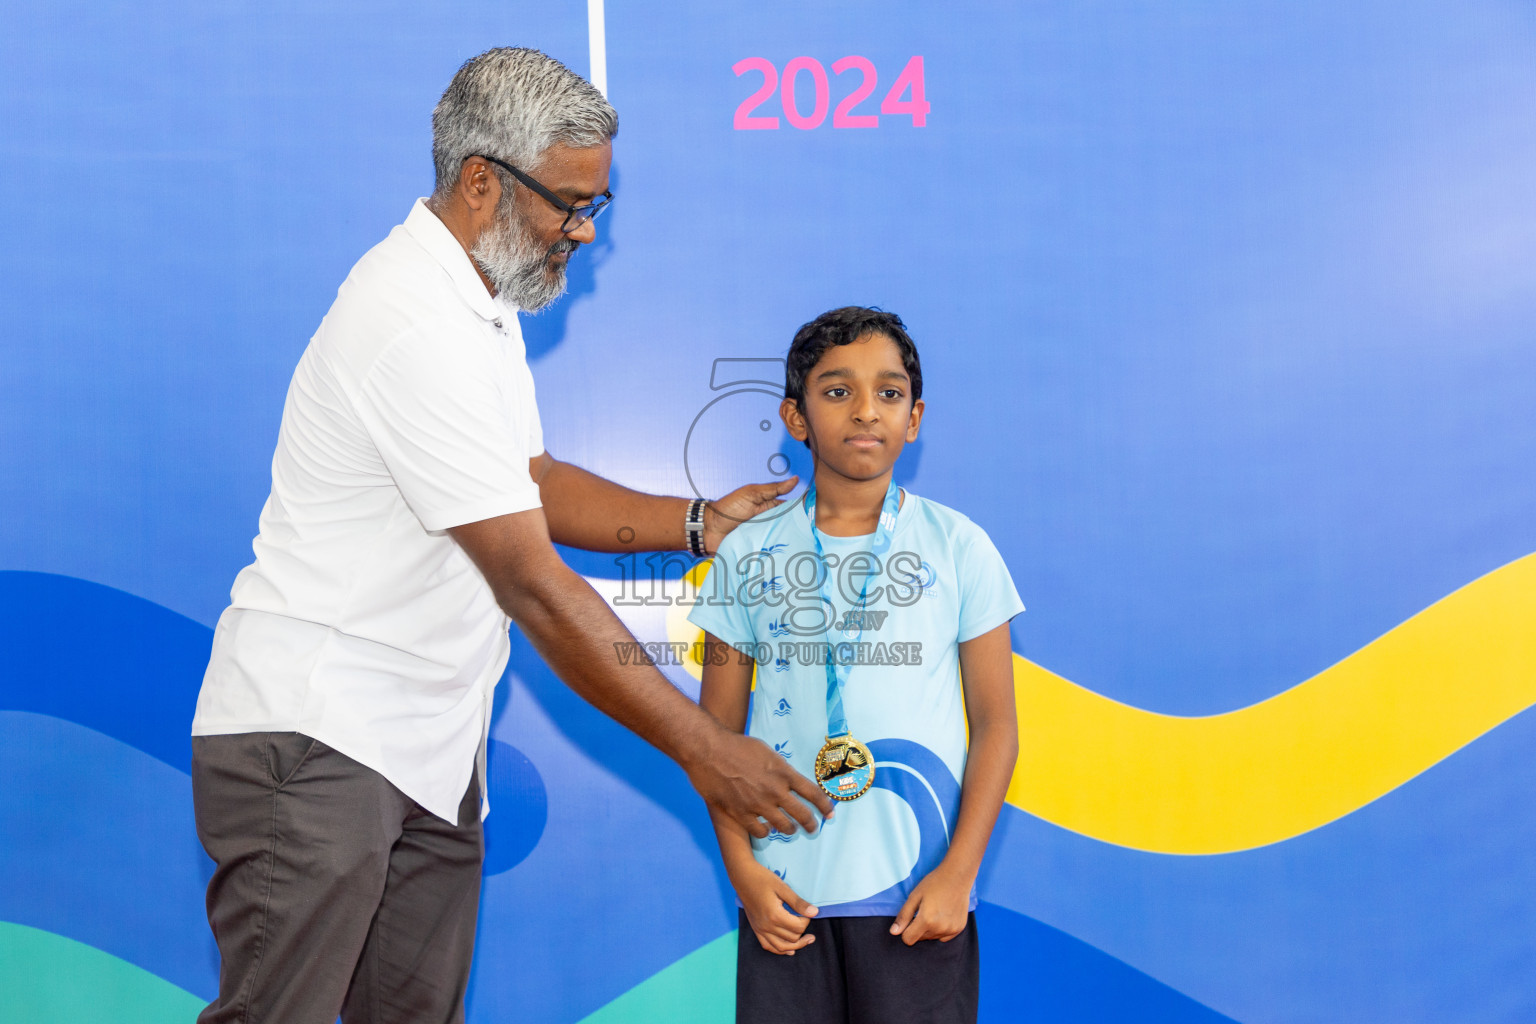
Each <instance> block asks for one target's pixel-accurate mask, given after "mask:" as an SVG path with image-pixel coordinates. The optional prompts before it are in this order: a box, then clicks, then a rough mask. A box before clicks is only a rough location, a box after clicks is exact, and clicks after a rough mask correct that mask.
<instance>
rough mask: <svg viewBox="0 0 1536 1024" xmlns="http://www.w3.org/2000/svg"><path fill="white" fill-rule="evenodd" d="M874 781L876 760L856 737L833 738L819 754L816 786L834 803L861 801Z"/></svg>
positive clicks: (829, 739)
mask: <svg viewBox="0 0 1536 1024" xmlns="http://www.w3.org/2000/svg"><path fill="white" fill-rule="evenodd" d="M874 781H875V759H874V758H873V757H872V756H871V755H870V753H869V748H868V747H866V746H865V745H864V744H862V743H860V742H859V741H858V740H856V739H854V738H853V737H852V736H849V735H846V734H844V735H842V736H830V737H828V738H827V742H826V743H824V744H822V747H821V749H820V750H819V751H817V752H816V783H817V785H819V786H821V788H822V790H824V791H825V792H826V794H827V796H830V797H831V798H832V799H833V800H857V799H858V798H859V797H861V796H863V795H864V794H865V793H867V792H868V791H869V787H870V784H871V783H873V782H874Z"/></svg>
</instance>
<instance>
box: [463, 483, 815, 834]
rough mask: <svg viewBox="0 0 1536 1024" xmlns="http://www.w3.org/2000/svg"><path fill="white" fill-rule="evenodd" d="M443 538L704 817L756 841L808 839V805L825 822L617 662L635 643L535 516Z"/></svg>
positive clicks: (657, 676)
mask: <svg viewBox="0 0 1536 1024" xmlns="http://www.w3.org/2000/svg"><path fill="white" fill-rule="evenodd" d="M449 532H450V533H451V534H452V535H453V538H454V539H455V540H456V541H458V543H459V545H460V546H461V547H463V549H464V551H465V553H467V554H468V555H469V557H470V559H471V560H473V561H474V563H475V565H476V566H478V567H479V569H480V571H481V573H483V574H484V576H485V578H486V581H487V582H488V583H490V585H491V590H492V591H493V592H494V593H495V595H496V600H497V603H499V604H500V605H501V607H502V610H503V611H505V612H506V613H507V614H508V615H509V616H511V618H512V621H513V622H516V623H517V625H518V628H519V629H521V630H522V631H523V635H524V636H526V637H527V638H528V639H529V641H530V642H531V643H532V644H533V646H534V647H535V648H536V649H537V650H538V652H539V654H540V655H541V656H543V658H544V660H545V661H546V662H547V663H548V664H549V667H550V668H552V669H553V670H554V672H555V674H556V675H557V676H559V677H560V679H561V680H562V681H563V682H564V683H565V684H566V685H567V686H569V687H570V688H571V689H572V690H574V691H576V693H577V694H579V695H580V696H581V697H583V698H584V699H585V700H587V701H588V702H589V703H591V704H592V705H593V706H594V707H596V708H597V709H598V710H599V711H601V712H603V713H604V714H605V715H608V716H609V717H610V718H613V719H614V720H615V721H617V722H619V723H620V724H621V725H624V726H626V727H628V728H629V729H631V730H633V731H634V732H635V733H636V734H638V735H639V736H640V737H641V738H642V739H644V740H646V741H648V742H649V743H651V744H653V745H654V746H655V747H656V748H657V749H659V750H660V751H661V752H662V753H664V754H666V755H667V756H668V757H670V758H672V759H673V760H674V761H676V762H677V763H678V764H679V765H680V766H681V767H682V769H683V771H685V772H687V773H688V779H689V781H690V782H691V783H692V784H693V787H694V789H696V790H698V791H699V795H700V796H702V797H703V798H704V802H705V803H707V804H708V805H709V806H710V808H711V810H713V811H715V812H717V813H720V814H723V815H725V816H726V817H727V818H729V819H731V820H732V821H736V822H739V823H740V824H741V826H742V827H743V828H745V829H746V830H747V831H749V832H751V833H752V834H753V835H755V836H758V837H763V836H766V835H767V834H768V829H769V827H770V826H771V827H772V828H776V829H778V830H779V831H780V832H784V833H786V834H790V833H793V832H794V831H795V826H794V822H795V821H798V822H799V823H800V824H801V825H802V826H804V828H805V830H806V831H807V832H813V831H815V829H816V817H815V815H814V814H812V813H811V807H810V806H808V803H809V804H811V805H814V806H816V807H817V808H819V809H820V810H821V812H822V814H828V813H830V812H831V810H832V803H831V801H830V800H829V799H828V798H827V796H826V794H825V793H823V792H822V791H821V789H820V787H818V786H817V785H816V784H815V783H813V782H812V781H811V780H809V779H807V778H806V777H805V776H803V775H801V774H800V773H799V772H797V771H795V770H794V769H793V768H791V767H789V765H788V764H787V763H786V762H785V761H784V759H783V758H781V757H779V756H778V755H777V754H775V753H774V752H773V751H772V750H771V749H769V747H768V746H767V745H766V744H764V743H762V742H761V741H759V740H755V739H751V738H749V737H746V736H742V735H741V734H739V733H733V732H731V731H730V730H728V729H726V728H724V727H722V726H721V725H720V723H719V722H717V721H715V719H714V718H712V717H711V716H710V715H709V713H708V712H706V711H704V710H703V709H702V708H700V707H699V706H698V705H697V704H695V703H694V702H693V701H691V700H689V699H688V698H687V697H686V696H684V695H683V694H682V693H680V692H678V690H677V689H676V687H674V686H673V685H672V684H671V683H670V682H668V681H667V679H666V677H665V676H663V675H662V674H661V673H660V672H658V671H656V669H655V668H654V667H653V666H650V665H645V664H639V665H635V664H624V663H622V661H621V659H620V658H619V657H618V654H617V651H618V648H617V647H616V646H615V645H622V644H632V643H635V638H634V636H633V635H632V634H631V633H630V632H629V631H628V630H627V629H625V628H624V624H623V623H621V622H620V621H619V620H618V617H617V616H615V615H614V614H613V611H612V609H610V608H609V607H608V605H607V604H606V603H605V602H604V601H603V599H602V598H601V597H599V596H598V595H597V592H596V591H594V590H593V589H592V588H591V587H590V586H589V585H588V584H587V581H586V580H584V579H582V578H581V577H580V576H578V575H576V573H574V572H572V571H571V570H570V568H569V567H567V566H566V564H565V563H564V562H563V561H561V560H560V556H559V555H558V554H556V553H555V549H554V548H553V547H552V546H551V544H550V537H549V529H548V527H547V525H546V523H545V519H544V511H543V510H542V509H531V510H529V511H527V512H515V513H512V514H511V515H505V516H497V517H496V518H495V519H486V520H484V521H482V522H478V523H469V524H466V525H464V526H456V527H454V528H453V529H451V530H450V531H449ZM631 660H633V659H631ZM796 794H799V795H798V796H797V795H796ZM801 797H804V800H802V799H801ZM791 819H793V821H792V820H791ZM765 821H766V824H765Z"/></svg>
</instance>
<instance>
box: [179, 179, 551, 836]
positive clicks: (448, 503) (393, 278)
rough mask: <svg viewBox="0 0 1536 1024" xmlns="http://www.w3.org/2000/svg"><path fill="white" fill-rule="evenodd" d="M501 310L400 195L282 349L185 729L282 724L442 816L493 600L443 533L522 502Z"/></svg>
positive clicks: (508, 331)
mask: <svg viewBox="0 0 1536 1024" xmlns="http://www.w3.org/2000/svg"><path fill="white" fill-rule="evenodd" d="M543 450H544V442H543V431H542V428H541V427H540V424H539V413H538V408H537V407H536V406H535V404H534V393H533V377H532V375H531V374H530V373H529V372H528V362H527V358H526V356H525V353H524V349H523V339H522V333H521V331H520V330H519V327H518V323H517V315H516V311H515V310H514V309H513V308H511V307H510V306H508V305H506V304H505V303H503V302H501V301H500V300H498V299H494V298H492V297H491V295H490V294H489V293H488V292H487V291H486V288H485V285H484V284H483V283H481V280H480V277H479V275H478V274H477V273H476V272H475V268H474V265H473V264H472V263H471V262H470V260H469V257H468V256H466V255H465V253H464V250H463V248H462V247H461V246H460V245H459V243H458V241H457V240H456V239H455V238H454V237H453V235H452V234H451V233H450V232H449V231H448V229H447V227H445V226H444V225H443V223H442V221H440V220H438V219H437V217H436V215H435V214H433V213H432V212H431V211H430V210H428V209H427V208H426V205H425V204H424V203H422V202H420V201H417V203H416V205H415V207H414V208H413V209H412V210H411V213H410V216H408V217H407V218H406V220H405V223H404V224H402V225H400V226H398V227H396V228H395V229H394V230H392V231H391V232H390V233H389V236H388V237H387V238H385V239H384V241H382V242H380V243H379V244H378V245H376V246H374V248H373V249H371V250H370V251H369V252H368V253H367V254H366V255H365V256H363V258H362V259H361V260H359V261H358V263H357V265H356V266H355V267H353V268H352V272H351V273H350V274H349V275H348V276H347V279H346V281H345V282H343V284H342V286H341V289H340V291H339V292H338V293H337V295H336V302H335V303H334V304H333V305H332V306H331V309H330V312H328V313H327V314H326V315H325V319H324V320H323V321H321V323H320V329H319V330H318V331H316V332H315V336H314V337H313V338H312V339H311V340H310V343H309V347H308V348H307V349H306V350H305V352H304V356H303V358H302V359H300V360H299V366H298V369H297V370H295V371H294V375H293V382H292V383H291V384H290V385H289V388H288V399H287V402H286V404H285V405H284V407H283V422H282V429H281V431H280V433H279V435H278V441H277V451H276V454H275V455H274V456H273V458H272V493H271V496H270V497H269V498H268V499H267V503H266V506H265V507H264V508H263V509H262V512H261V532H260V535H259V536H258V537H257V538H256V540H255V541H254V543H253V545H252V546H253V547H254V548H255V552H256V561H255V562H254V563H252V564H251V565H249V566H247V567H246V568H245V569H243V570H241V572H240V574H239V576H237V577H236V579H235V583H234V587H233V589H232V590H231V592H230V606H229V608H228V609H226V610H225V611H224V614H223V615H222V616H220V618H219V624H218V628H217V629H216V630H215V632H214V638H213V654H212V657H211V659H210V661H209V664H208V671H207V674H206V675H205V676H204V677H203V687H202V692H201V693H200V694H199V695H198V699H197V714H196V717H195V718H194V719H193V721H192V733H193V735H195V736H196V735H216V734H223V733H243V732H266V731H274V732H276V731H283V732H288V731H297V732H302V733H305V734H307V735H309V736H312V737H314V738H316V739H318V740H320V741H321V742H322V743H325V744H327V745H329V746H331V747H334V748H335V749H337V750H339V751H341V752H342V753H344V754H346V755H347V756H349V757H351V758H353V759H354V760H357V761H360V762H362V763H363V764H365V765H367V766H368V767H370V768H373V769H374V770H375V771H377V772H379V773H380V774H382V775H383V776H384V777H385V778H387V779H388V780H389V781H390V782H392V783H393V784H394V785H395V786H397V787H398V788H399V789H400V790H401V791H402V792H403V793H405V794H406V795H407V796H409V797H410V798H411V799H413V800H415V801H416V802H417V803H419V804H420V805H421V806H422V807H424V808H426V809H427V810H428V811H431V812H432V813H433V814H435V815H437V816H439V817H441V818H444V819H447V820H449V821H453V820H455V819H456V818H457V817H458V808H459V803H460V801H461V800H462V799H463V796H464V791H465V789H466V788H467V787H468V785H469V779H470V773H471V772H472V771H473V770H474V763H475V755H476V751H477V750H479V749H480V745H481V743H482V741H483V739H484V736H485V729H486V721H487V716H488V714H489V709H490V696H491V690H492V688H493V687H494V686H495V685H496V680H497V679H498V678H499V677H500V675H501V672H502V669H503V668H504V667H505V665H506V662H507V654H508V641H507V627H508V624H509V622H508V619H507V617H506V615H504V614H503V613H502V611H501V609H500V607H498V606H497V604H496V599H495V597H494V596H493V595H492V593H491V589H490V586H489V585H488V584H487V583H486V581H485V578H484V577H483V576H482V575H481V574H480V571H479V570H478V569H476V568H475V566H474V564H473V563H472V562H471V561H470V560H469V558H468V557H467V556H466V555H465V554H464V552H463V550H462V549H461V548H460V547H459V546H458V544H457V543H455V542H454V540H453V538H452V537H450V536H449V535H448V534H447V533H445V532H444V531H446V530H447V529H448V528H449V527H452V526H459V525H462V524H464V523H472V522H477V521H479V520H482V519H489V518H491V517H493V516H499V515H504V514H506V513H509V512H521V511H524V510H527V509H531V508H537V507H538V506H539V489H538V486H537V485H536V484H535V483H534V482H533V480H532V478H531V477H530V476H529V474H528V460H529V459H530V458H531V457H533V456H535V455H537V454H539V453H540V452H542V451H543Z"/></svg>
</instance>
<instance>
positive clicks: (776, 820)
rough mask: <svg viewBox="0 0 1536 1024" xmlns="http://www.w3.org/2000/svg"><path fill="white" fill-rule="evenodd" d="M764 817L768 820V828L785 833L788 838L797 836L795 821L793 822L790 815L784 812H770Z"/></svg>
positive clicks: (760, 837)
mask: <svg viewBox="0 0 1536 1024" xmlns="http://www.w3.org/2000/svg"><path fill="white" fill-rule="evenodd" d="M764 817H765V818H767V819H768V827H769V828H771V829H773V830H774V831H775V832H780V833H783V834H784V835H786V836H792V835H794V834H795V823H794V821H793V820H791V819H790V817H789V815H787V814H785V813H784V812H783V811H782V810H773V811H769V812H768V813H767V814H766V815H764ZM765 835H766V834H765ZM758 838H759V839H762V838H765V836H758Z"/></svg>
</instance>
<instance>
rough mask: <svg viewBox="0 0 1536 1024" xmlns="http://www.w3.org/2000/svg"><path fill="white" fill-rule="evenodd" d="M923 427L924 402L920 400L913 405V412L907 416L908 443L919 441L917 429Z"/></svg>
mask: <svg viewBox="0 0 1536 1024" xmlns="http://www.w3.org/2000/svg"><path fill="white" fill-rule="evenodd" d="M922 425H923V400H922V399H921V398H919V399H918V400H917V401H915V402H913V403H912V411H911V412H910V413H908V414H907V441H908V442H911V441H916V440H917V428H918V427H920V426H922Z"/></svg>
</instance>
